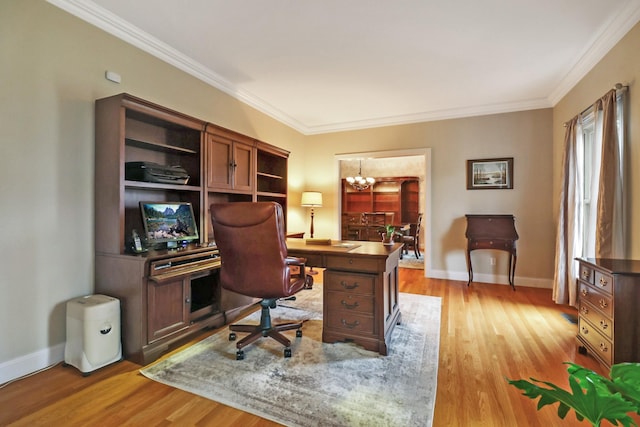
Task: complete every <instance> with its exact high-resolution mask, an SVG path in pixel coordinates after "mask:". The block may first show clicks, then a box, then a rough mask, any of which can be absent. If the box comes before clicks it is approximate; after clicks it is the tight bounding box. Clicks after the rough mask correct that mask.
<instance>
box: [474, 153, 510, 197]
mask: <svg viewBox="0 0 640 427" xmlns="http://www.w3.org/2000/svg"><path fill="white" fill-rule="evenodd" d="M512 188H513V157H503V158H499V159H476V160H467V190H495V189H500V190H506V189H512Z"/></svg>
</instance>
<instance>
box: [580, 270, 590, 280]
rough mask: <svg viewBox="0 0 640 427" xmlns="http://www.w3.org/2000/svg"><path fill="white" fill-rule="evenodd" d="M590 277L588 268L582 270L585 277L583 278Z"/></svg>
mask: <svg viewBox="0 0 640 427" xmlns="http://www.w3.org/2000/svg"><path fill="white" fill-rule="evenodd" d="M588 277H589V272H588V271H587V270H584V271H583V272H582V278H583V279H587V278H588Z"/></svg>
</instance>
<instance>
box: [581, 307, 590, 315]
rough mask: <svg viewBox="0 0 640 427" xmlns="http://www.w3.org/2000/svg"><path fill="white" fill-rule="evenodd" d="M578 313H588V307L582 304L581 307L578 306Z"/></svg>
mask: <svg viewBox="0 0 640 427" xmlns="http://www.w3.org/2000/svg"><path fill="white" fill-rule="evenodd" d="M580 313H582V314H585V315H586V314H589V309H588V308H587V307H584V306H582V307H580Z"/></svg>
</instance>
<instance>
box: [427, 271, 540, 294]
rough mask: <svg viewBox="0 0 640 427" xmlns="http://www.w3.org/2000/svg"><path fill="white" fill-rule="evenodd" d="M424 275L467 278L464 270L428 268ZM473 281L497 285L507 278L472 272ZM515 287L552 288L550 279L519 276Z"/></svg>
mask: <svg viewBox="0 0 640 427" xmlns="http://www.w3.org/2000/svg"><path fill="white" fill-rule="evenodd" d="M425 277H431V278H433V279H448V280H457V281H461V282H466V281H468V280H469V274H468V273H467V272H466V271H464V272H462V271H457V272H456V271H453V272H452V271H446V270H430V271H427V272H425ZM473 282H474V283H496V284H499V285H507V286H508V285H509V278H508V277H507V276H506V275H494V274H478V273H474V274H473ZM513 282H514V285H515V286H516V288H517V287H518V286H524V287H528V288H543V289H553V280H552V279H540V278H533V277H520V276H516V277H515V278H514V280H513Z"/></svg>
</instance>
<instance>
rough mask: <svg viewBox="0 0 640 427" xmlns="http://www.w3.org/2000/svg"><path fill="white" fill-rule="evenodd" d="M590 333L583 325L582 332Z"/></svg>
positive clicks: (584, 333)
mask: <svg viewBox="0 0 640 427" xmlns="http://www.w3.org/2000/svg"><path fill="white" fill-rule="evenodd" d="M588 333H589V329H587V328H585V327H584V326H583V327H582V334H583V335H587V334H588Z"/></svg>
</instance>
